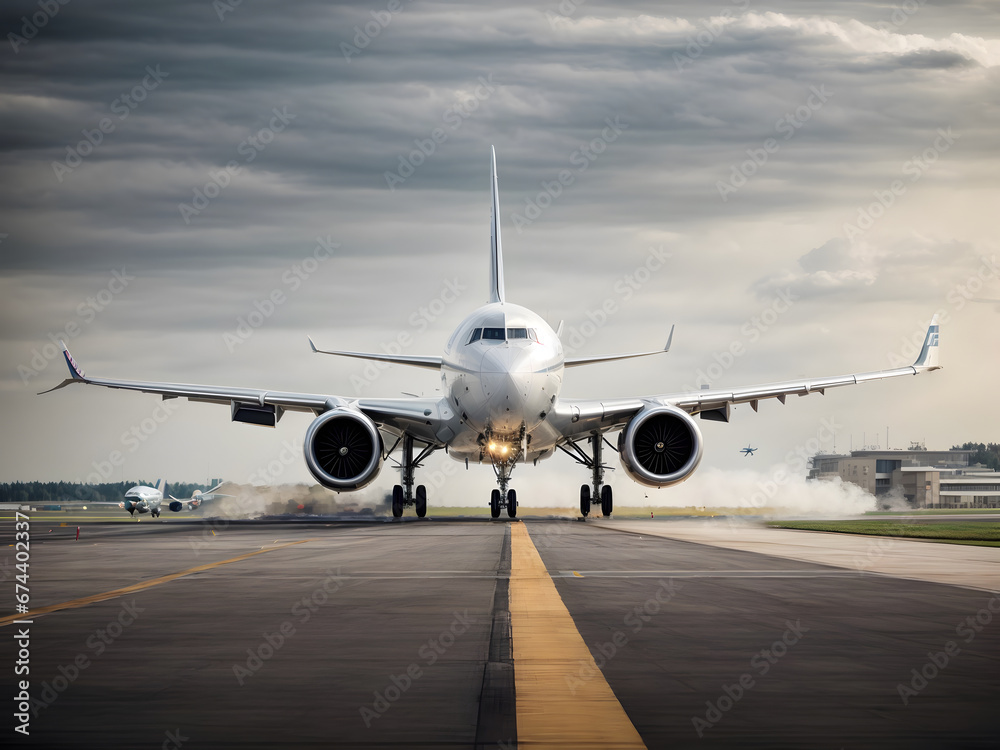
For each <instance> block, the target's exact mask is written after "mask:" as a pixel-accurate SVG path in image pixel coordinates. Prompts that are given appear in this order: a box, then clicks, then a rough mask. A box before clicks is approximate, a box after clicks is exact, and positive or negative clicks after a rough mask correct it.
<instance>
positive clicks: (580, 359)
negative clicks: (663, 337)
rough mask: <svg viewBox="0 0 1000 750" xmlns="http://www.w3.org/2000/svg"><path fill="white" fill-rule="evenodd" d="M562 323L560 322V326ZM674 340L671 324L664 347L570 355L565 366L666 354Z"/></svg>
mask: <svg viewBox="0 0 1000 750" xmlns="http://www.w3.org/2000/svg"><path fill="white" fill-rule="evenodd" d="M561 325H562V324H561V323H560V326H561ZM673 340H674V327H673V326H670V335H669V336H668V337H667V345H666V346H665V347H663V348H662V349H657V350H656V351H653V352H634V353H632V354H606V355H604V356H600V357H570V358H568V359H566V361H565V362H564V363H563V366H564V367H579V366H580V365H592V364H594V363H596V362H614V361H616V360H619V359H635V358H636V357H649V356H652V355H653V354H666V353H667V352H669V351H670V342H672V341H673Z"/></svg>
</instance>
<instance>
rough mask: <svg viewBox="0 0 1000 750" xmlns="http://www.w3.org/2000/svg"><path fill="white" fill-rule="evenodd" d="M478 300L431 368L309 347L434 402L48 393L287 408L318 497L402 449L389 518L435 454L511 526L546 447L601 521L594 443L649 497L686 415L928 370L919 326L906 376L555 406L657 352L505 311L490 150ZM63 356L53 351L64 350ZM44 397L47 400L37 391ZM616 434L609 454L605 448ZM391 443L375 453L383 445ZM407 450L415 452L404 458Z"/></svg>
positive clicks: (721, 413)
mask: <svg viewBox="0 0 1000 750" xmlns="http://www.w3.org/2000/svg"><path fill="white" fill-rule="evenodd" d="M491 187H492V208H491V222H490V224H491V231H490V279H489V302H488V303H487V304H486V305H484V306H482V307H480V308H479V309H477V310H475V311H473V312H472V313H471V314H470V315H469V316H468V317H467V318H465V320H463V321H462V323H461V324H459V326H458V328H456V329H455V331H454V333H452V335H451V338H449V339H448V343H447V344H446V345H445V349H444V354H443V356H440V357H434V356H413V355H391V354H373V353H367V352H350V351H330V350H322V349H318V348H317V347H316V345H315V344H314V343H313V342H312V340H311V339H310V342H309V343H310V346H312V349H313V351H314V352H318V353H321V354H334V355H337V356H341V357H355V358H359V359H367V360H376V361H381V362H387V363H393V364H401V365H408V366H411V367H420V368H424V369H427V370H432V371H434V372H437V373H438V374H439V375H440V378H441V385H442V388H441V392H442V394H443V395H441V396H439V397H430V398H416V397H414V398H349V397H344V396H336V395H329V394H324V393H288V392H284V391H272V390H264V389H256V388H237V387H224V386H223V387H220V386H211V385H186V384H180V383H156V382H143V381H132V380H110V379H105V378H88V377H87V376H86V375H85V374H84V372H83V370H81V369H80V367H79V366H78V365H77V363H76V361H75V360H74V359H73V357H72V355H71V354H70V353H69V351H68V350H66V351H64V354H65V358H66V363H67V365H68V367H69V371H70V377H69V379H67V380H64V381H63V382H62V383H60V384H59V385H57V386H55V388H52V389H50V390H57V389H59V388H63V387H65V386H67V385H72V384H77V383H85V384H89V385H98V386H104V387H107V388H124V389H127V390H135V391H141V392H143V393H155V394H158V395H160V396H162V397H163V398H164V399H168V398H187V399H189V400H191V401H207V402H210V403H217V404H224V405H228V406H229V407H230V414H231V418H232V421H234V422H246V423H249V424H256V425H264V426H268V427H273V426H275V424H276V423H277V422H278V420H279V419H281V416H282V414H284V412H286V411H302V412H309V413H312V414H313V415H314V417H315V419H314V420H313V422H312V424H311V425H310V426H309V428H308V429H307V430H306V436H305V442H304V452H305V460H306V466H307V467H308V469H309V471H310V473H312V475H313V476H314V477H315V478H316V480H317V481H318V482H319V483H320V484H322V485H323V486H324V487H327V488H328V489H331V490H336V491H338V492H339V491H352V490H357V489H360V488H362V487H365V486H366V485H368V484H370V483H371V482H372V481H373V480H374V479H375V477H376V476H377V475H378V473H379V470H380V469H381V467H382V464H383V463H384V462H385V460H387V459H388V458H389V456H390V455H391V454H392V453H393V452H394V451H395V450H396V448H398V447H400V445H401V446H402V451H401V452H402V460H401V462H400V467H401V482H400V484H397V485H396V486H395V487H393V500H392V512H393V515H394V516H396V517H399V516H401V515H402V514H403V510H404V508H405V507H408V506H410V505H415V506H416V514H417V515H418V516H421V517H422V516H424V515H425V514H426V513H427V491H426V488H425V487H424V485H417V486H416V488H415V491H414V484H415V482H416V478H415V473H416V469H418V468H419V467H420V466H421V462H423V461H424V460H425V459H426V458H427V457H428V456H429V455H430V454H432V453H433V452H434V451H438V450H442V449H444V450H445V451H446V452H447V453H448V455H450V456H451V457H452V458H453V459H455V460H458V461H465V462H466V466H468V463H469V462H472V463H480V464H481V463H488V464H491V465H492V467H493V470H494V472H495V474H496V479H497V485H498V486H497V489H494V490H493V492H492V496H491V498H490V513H491V515H492V516H493V517H494V518H496V517H498V516H499V515H500V512H501V510H502V509H506V511H507V514H508V515H509V516H511V517H514V516H515V515H516V513H517V495H516V493H515V491H514V490H513V489H510V487H509V485H510V478H511V472H512V471H513V469H514V467H515V466H516V465H517V464H519V463H520V464H524V463H533V464H534V463H537V462H538V461H539V460H540V459H545V458H549V457H550V456H552V455H554V454H555V453H556V451H557V450H559V451H563V452H564V453H567V454H569V455H570V456H571V457H572V458H573V459H575V460H576V461H577V462H578V463H580V464H582V465H584V466H585V467H587V468H588V469H589V470H590V483H589V484H584V485H583V486H582V487H581V488H580V512H581V513H582V514H583V515H584V516H586V515H588V514H589V513H590V511H591V509H592V507H593V506H595V505H600V507H601V512H602V513H603V514H604V515H605V516H607V515H610V514H611V512H612V510H613V498H612V492H611V487H609V486H608V485H606V484H604V471H605V469H606V468H607V466H606V465H605V463H604V453H603V449H604V446H605V444H606V445H608V446H609V447H610V448H611V449H612V450H614V451H616V452H617V453H618V454H619V459H620V461H621V464H622V467H623V468H624V469H625V472H626V473H627V474H628V475H629V476H630V477H631V478H632V479H633V480H635V481H637V482H639V483H640V484H643V485H646V486H648V487H668V486H670V485H673V484H677V483H678V482H682V481H684V480H685V479H686V478H687V477H689V476H690V475H691V474H692V472H694V470H695V469H696V468H697V466H698V463H699V462H700V461H701V456H702V436H701V431H700V430H699V428H698V425H697V422H696V421H695V419H694V417H695V416H700V417H701V418H702V419H708V420H714V421H721V422H728V421H729V416H730V408H731V407H732V406H733V405H735V404H745V403H749V404H750V406H751V407H752V408H753V409H754V411H756V410H757V405H758V402H759V401H760V400H761V399H768V398H776V399H778V400H779V401H780V402H781V403H784V402H785V398H786V397H787V396H789V395H798V396H805V395H807V394H810V393H825V391H826V390H827V389H828V388H836V387H839V386H845V385H854V384H856V383H863V382H867V381H869V380H881V379H883V378H893V377H899V376H903V375H917V374H920V373H923V372H927V371H930V370H936V369H938V367H939V364H938V322H937V318H936V317H935V318H934V319H933V320H932V321H931V324H930V327H929V328H928V329H927V334H926V336H925V338H924V343H923V348H922V349H921V351H920V354H919V356H918V357H917V360H916V362H914V363H913V365H911V366H909V367H899V368H896V369H892V370H882V371H879V372H867V373H860V374H854V375H840V376H836V377H826V378H814V379H808V380H793V381H787V382H783V383H772V384H768V385H759V386H750V387H743V388H733V389H719V390H698V391H684V392H677V393H666V394H662V395H649V396H639V397H635V398H615V399H602V400H589V399H569V398H561V397H560V391H561V389H562V384H563V373H564V370H565V369H566V368H568V367H579V366H583V365H590V364H594V363H599V362H610V361H615V360H623V359H629V358H633V357H645V356H650V355H654V354H660V353H662V352H666V351H668V350H669V348H670V340H671V339H672V336H673V329H671V335H670V337H669V338H668V340H667V345H666V347H664V348H663V349H662V350H658V351H648V352H638V353H632V354H618V355H608V356H601V357H578V358H570V359H567V358H566V357H564V355H563V348H562V344H561V343H560V341H559V336H558V334H557V333H556V332H555V331H553V330H552V328H551V327H550V326H549V325H548V323H546V322H545V320H543V319H542V318H541V317H540V316H539V315H537V314H535V313H534V312H532V311H531V310H528V309H526V308H524V307H520V306H518V305H515V304H512V303H510V302H507V300H506V297H505V292H504V277H503V254H502V250H501V244H500V204H499V197H498V191H497V174H496V153H495V152H493V155H492V173H491ZM63 348H64V350H65V345H64V346H63ZM46 392H48V391H46ZM613 432H618V433H619V434H618V440H617V444H616V445H615V444H612V443H611V442H609V441H608V440H607V437H606V436H607V435H608V434H609V433H613ZM387 444H388V445H390V447H389V448H388V450H387V449H386V445H387ZM415 446H418V447H419V450H417V448H415Z"/></svg>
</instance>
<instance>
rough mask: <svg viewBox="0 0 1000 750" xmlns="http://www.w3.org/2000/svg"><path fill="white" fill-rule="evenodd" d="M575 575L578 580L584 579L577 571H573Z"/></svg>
mask: <svg viewBox="0 0 1000 750" xmlns="http://www.w3.org/2000/svg"><path fill="white" fill-rule="evenodd" d="M573 575H575V576H576V577H577V578H583V576H582V575H580V574H579V573H577V572H576V571H575V570H574V571H573Z"/></svg>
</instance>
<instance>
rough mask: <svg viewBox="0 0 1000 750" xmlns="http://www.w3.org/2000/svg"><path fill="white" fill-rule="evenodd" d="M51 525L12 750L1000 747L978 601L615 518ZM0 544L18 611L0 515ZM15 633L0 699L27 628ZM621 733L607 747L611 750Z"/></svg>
mask: <svg viewBox="0 0 1000 750" xmlns="http://www.w3.org/2000/svg"><path fill="white" fill-rule="evenodd" d="M656 526H657V527H658V528H659V529H661V530H662V529H663V528H664V527H669V522H665V523H663V524H660V523H657V524H656ZM49 528H50V526H46V525H44V524H39V525H33V526H32V529H31V535H32V545H31V561H30V565H31V567H30V571H31V578H30V588H31V609H32V611H34V612H36V614H34V615H29V616H30V617H31V619H32V624H31V625H30V679H31V685H30V692H31V695H32V699H33V701H34V706H33V711H32V717H31V720H30V736H29V737H28V738H24V737H22V736H21V735H19V734H17V733H15V732H13V729H12V723H11V722H12V718H11V713H12V712H11V711H10V710H9V709H8V711H6V712H5V717H6V718H5V720H4V722H5V726H4V740H3V742H4V745H8V746H26V747H27V746H34V747H54V748H57V747H111V748H118V747H123V748H124V747H128V748H144V747H148V748H160V747H165V748H179V747H184V748H196V747H210V748H235V747H240V748H257V747H309V748H320V747H324V748H325V747H336V748H340V747H343V748H352V747H358V748H382V747H413V748H436V747H441V748H456V747H462V748H475V747H480V748H496V749H497V750H500V749H505V748H513V747H518V746H520V747H568V746H572V747H595V748H597V747H614V746H622V747H626V746H627V747H641V746H643V745H645V746H646V747H650V748H668V747H669V748H678V747H680V748H685V747H711V748H714V747H759V748H813V747H815V748H863V747H880V748H958V747H962V748H971V747H983V748H985V747H995V746H996V738H997V736H1000V712H998V711H997V706H998V700H1000V599H998V596H997V594H995V593H991V592H989V591H983V590H974V589H971V588H964V587H960V586H950V585H944V584H940V583H931V582H925V581H915V580H905V579H902V578H896V577H892V576H887V575H877V574H872V573H865V572H863V571H858V570H851V569H848V568H841V567H833V566H828V565H821V564H815V563H811V562H803V561H799V560H790V559H784V558H779V557H772V556H769V555H764V554H757V553H752V552H746V551H739V550H733V549H726V548H722V547H716V546H709V545H705V544H698V543H693V542H689V541H680V540H676V539H671V538H664V537H661V536H646V535H643V534H642V533H635V532H625V531H622V530H617V529H615V528H614V522H602V523H601V524H600V525H598V524H594V523H584V522H580V521H572V520H563V521H555V520H533V519H526V520H523V521H516V522H510V521H505V520H498V521H490V520H484V521H478V520H475V521H473V520H457V521H452V520H447V521H446V520H443V519H442V520H437V521H435V520H433V519H424V520H417V519H404V522H403V523H368V524H353V523H315V524H289V523H285V524H235V523H234V524H218V523H217V524H209V523H201V522H190V523H172V524H163V525H156V524H152V523H151V524H141V525H140V524H134V525H131V524H130V525H121V524H114V525H106V526H105V525H94V526H84V527H83V529H82V532H81V539H80V541H75V539H74V536H75V528H72V527H71V528H59V529H53V531H52V532H49V531H48V529H49ZM525 532H526V533H525ZM2 536H3V550H4V555H3V558H2V561H0V565H2V572H0V577H2V578H3V580H4V582H5V585H4V591H5V592H8V593H7V594H6V596H10V597H11V599H12V598H13V576H14V575H15V574H16V570H14V569H13V565H14V563H13V555H14V553H13V547H9V546H8V545H9V544H11V543H12V542H13V538H12V530H11V528H10V527H9V526H4V528H3V529H2ZM532 560H535V561H538V562H537V564H533V563H532ZM533 565H534V567H533ZM178 574H180V575H178ZM556 592H557V595H556ZM38 610H42V611H41V612H38ZM557 610H560V611H562V612H564V613H565V612H566V611H568V617H563V618H562V619H560V616H559V612H557ZM11 611H12V609H11V607H10V606H9V605H6V604H5V607H4V609H3V610H2V612H3V613H4V614H6V613H9V612H11ZM970 618H971V619H970ZM977 618H978V619H977ZM10 619H12V618H7V619H5V620H2V626H3V627H2V630H3V634H4V636H5V637H4V638H3V639H0V642H2V643H3V647H2V648H0V662H2V672H0V673H2V674H3V675H4V677H3V679H2V680H0V684H3V685H4V694H5V698H7V704H8V706H10V705H11V703H14V701H11V700H10V697H12V696H13V695H14V694H15V693H16V689H15V685H14V676H13V671H14V670H13V665H14V663H15V661H16V660H17V651H16V647H15V639H14V638H13V637H12V636H14V635H15V633H16V632H17V631H16V629H17V628H19V627H23V626H19V625H14V624H11V623H10V622H9V620H10ZM577 642H579V643H578V645H579V647H580V648H579V649H578V650H576V651H574V650H573V648H574V644H577ZM562 643H566V644H567V647H566V649H565V651H563V650H562V649H561V644H562ZM949 644H950V645H949ZM533 649H534V650H533ZM539 649H541V650H539ZM581 649H582V650H581ZM519 664H520V665H521V668H520V669H519V667H518V665H519ZM546 680H548V682H545V681H546ZM602 686H603V687H602ZM597 687H600V688H601V689H602V690H604V688H608V689H609V690H605V691H604V692H603V693H602V692H600V690H597V691H596V692H595V691H594V690H593V689H594V688H597ZM595 695H597V696H598V697H596V698H595V697H594V696H595ZM602 696H603V697H602ZM609 696H610V697H609ZM567 707H568V708H567ZM570 709H579V713H580V717H579V718H576V717H575V716H574V717H573V718H572V721H571V722H569V724H568V727H566V726H564V725H561V724H560V721H559V719H560V713H561V712H563V711H564V710H566V711H568V710H570ZM616 722H617V723H616ZM622 722H624V724H623V723H622ZM622 726H625V728H626V729H628V730H631V732H630V731H624V730H621V731H620V730H619V729H614V732H616V733H618V732H619V731H620V734H614V736H615V737H619V736H620V737H621V742H620V744H619V743H618V742H617V741H609V740H608V739H607V737H606V736H603V738H602V735H601V731H602V730H604V731H605V735H606V734H607V731H608V730H607V728H608V727H622ZM633 728H634V729H633ZM563 732H573V733H575V734H574V735H573V737H572V741H570V740H569V739H568V738H569V735H565V736H563V735H562V733H563ZM581 737H582V738H583V739H581ZM630 737H634V738H633V739H630ZM587 738H592V739H587Z"/></svg>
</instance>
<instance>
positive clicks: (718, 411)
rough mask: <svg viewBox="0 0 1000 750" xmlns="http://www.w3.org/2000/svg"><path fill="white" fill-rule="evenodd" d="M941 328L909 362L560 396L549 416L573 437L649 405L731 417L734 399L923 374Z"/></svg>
mask: <svg viewBox="0 0 1000 750" xmlns="http://www.w3.org/2000/svg"><path fill="white" fill-rule="evenodd" d="M938 328H939V326H938V318H937V316H936V315H935V316H934V318H933V319H932V320H931V323H930V326H929V327H928V328H927V333H926V334H925V336H924V343H923V347H922V348H921V350H920V354H919V355H918V356H917V359H916V361H915V362H914V363H913V364H912V365H909V366H908V367H897V368H895V369H892V370H879V371H877V372H862V373H855V374H852V375H836V376H833V377H825V378H811V379H803V380H788V381H784V382H781V383H767V384H764V385H754V386H746V387H742V388H733V389H717V390H702V391H681V392H678V393H666V394H662V395H656V396H643V397H641V398H629V399H611V400H606V401H594V400H573V399H560V400H559V402H558V403H557V406H556V408H555V409H554V410H553V412H552V413H551V415H550V420H551V421H552V423H553V425H554V426H556V427H557V428H558V429H560V431H561V432H562V434H563V435H565V436H566V438H567V439H569V440H575V439H577V438H580V437H583V436H585V435H590V434H593V433H594V432H595V431H597V432H602V433H603V432H609V431H612V430H616V429H620V428H622V427H624V426H625V425H626V424H627V423H628V421H629V420H630V419H631V418H632V417H633V416H635V414H636V413H637V412H638V411H639V410H640V409H642V408H643V407H646V406H650V407H655V406H676V407H678V408H680V409H683V410H684V411H686V412H687V413H688V414H691V415H695V414H701V415H702V418H703V419H710V420H715V421H719V422H728V421H729V409H730V407H731V406H733V405H735V404H750V406H751V407H752V408H753V410H754V411H757V405H758V403H759V402H760V401H762V400H764V399H769V398H776V399H778V401H780V402H781V403H785V399H786V398H787V397H788V396H807V395H809V394H811V393H819V394H821V395H822V394H825V393H826V391H827V389H829V388H839V387H841V386H845V385H856V384H858V383H866V382H868V381H871V380H884V379H886V378H897V377H902V376H904V375H920V374H921V373H924V372H930V371H932V370H938V369H940V368H941V365H940V364H939V351H938V342H939V332H938Z"/></svg>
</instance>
